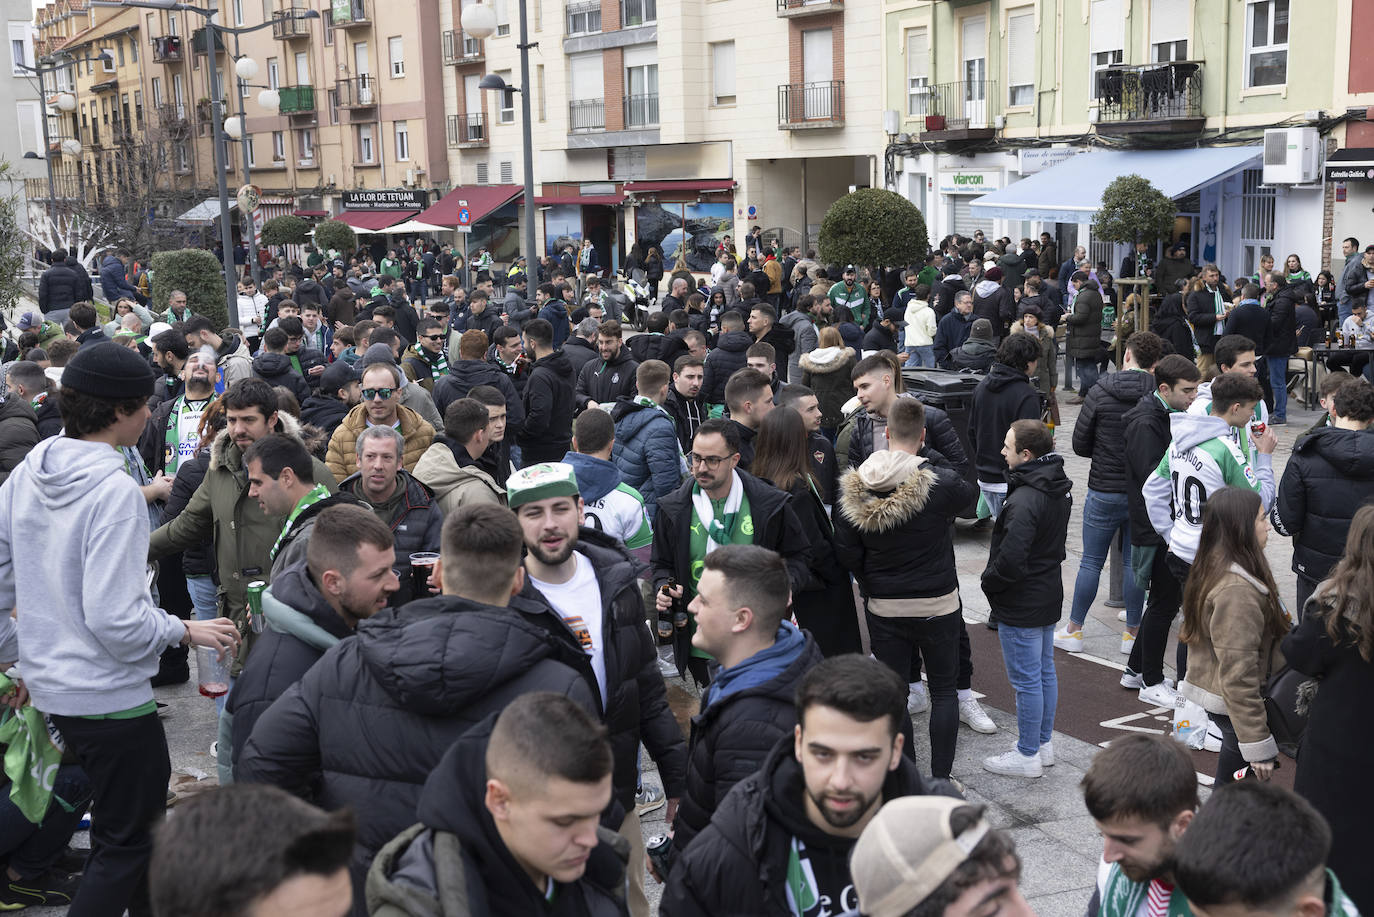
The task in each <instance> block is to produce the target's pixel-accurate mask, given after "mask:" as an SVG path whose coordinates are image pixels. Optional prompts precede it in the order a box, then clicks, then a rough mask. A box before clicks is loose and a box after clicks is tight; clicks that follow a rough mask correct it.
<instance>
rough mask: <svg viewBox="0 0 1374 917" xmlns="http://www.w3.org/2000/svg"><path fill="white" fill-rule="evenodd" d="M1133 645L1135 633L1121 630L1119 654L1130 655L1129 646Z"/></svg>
mask: <svg viewBox="0 0 1374 917" xmlns="http://www.w3.org/2000/svg"><path fill="white" fill-rule="evenodd" d="M1133 646H1135V634H1133V633H1131V632H1130V631H1128V630H1125V631H1122V632H1121V655H1123V656H1129V655H1131V647H1133Z"/></svg>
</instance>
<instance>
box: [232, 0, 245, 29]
mask: <svg viewBox="0 0 1374 917" xmlns="http://www.w3.org/2000/svg"><path fill="white" fill-rule="evenodd" d="M234 25H243V0H234Z"/></svg>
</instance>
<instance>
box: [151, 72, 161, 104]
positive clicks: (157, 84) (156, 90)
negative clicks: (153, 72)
mask: <svg viewBox="0 0 1374 917" xmlns="http://www.w3.org/2000/svg"><path fill="white" fill-rule="evenodd" d="M161 104H162V77H160V76H155V77H153V107H157V106H159V105H161Z"/></svg>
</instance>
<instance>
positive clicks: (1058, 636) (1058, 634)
mask: <svg viewBox="0 0 1374 917" xmlns="http://www.w3.org/2000/svg"><path fill="white" fill-rule="evenodd" d="M1054 648H1055V649H1058V650H1065V651H1067V652H1070V653H1081V652H1083V628H1081V627H1080V628H1079V629H1078V630H1075V631H1072V632H1071V631H1069V629H1068V625H1067V624H1066V625H1064V629H1063V630H1057V631H1055V632H1054Z"/></svg>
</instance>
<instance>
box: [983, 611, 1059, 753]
mask: <svg viewBox="0 0 1374 917" xmlns="http://www.w3.org/2000/svg"><path fill="white" fill-rule="evenodd" d="M997 639H998V640H1001V641H1002V662H1003V663H1005V664H1006V667H1007V680H1008V681H1010V682H1011V686H1012V689H1013V690H1014V691H1016V731H1017V738H1016V750H1017V751H1019V752H1020V753H1021V754H1023V755H1025V756H1026V757H1028V758H1029V757H1030V756H1031V755H1034V754H1035V753H1036V752H1038V751H1039V750H1040V746H1041V745H1044V744H1045V743H1046V742H1048V741H1049V740H1050V739H1051V738H1052V737H1053V735H1054V710H1055V707H1057V706H1058V704H1059V677H1058V676H1057V675H1056V674H1055V671H1054V625H1053V624H1050V625H1047V626H1045V627H1012V626H1010V625H1008V624H1002V625H1001V626H1000V627H998V628H997Z"/></svg>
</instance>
